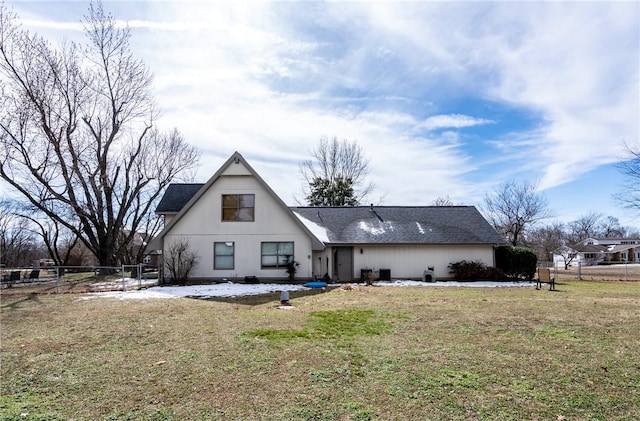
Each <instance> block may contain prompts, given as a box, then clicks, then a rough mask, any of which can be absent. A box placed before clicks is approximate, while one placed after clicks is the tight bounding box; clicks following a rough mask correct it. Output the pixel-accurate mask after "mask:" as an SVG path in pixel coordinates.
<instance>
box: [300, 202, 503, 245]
mask: <svg viewBox="0 0 640 421" xmlns="http://www.w3.org/2000/svg"><path fill="white" fill-rule="evenodd" d="M291 210H292V211H294V212H295V213H297V214H299V215H301V216H302V217H303V218H305V219H307V220H309V221H311V222H313V223H315V224H317V225H319V226H321V227H324V228H326V230H327V236H328V238H329V240H330V242H331V243H354V244H356V243H360V244H376V243H379V244H383V243H384V244H389V243H396V244H487V243H489V244H501V243H503V242H504V241H503V240H502V239H501V238H500V236H499V235H498V233H497V232H496V231H495V230H494V229H493V227H491V225H489V223H488V222H487V221H486V220H485V219H484V218H483V217H482V215H481V214H480V212H478V210H477V209H476V208H475V207H473V206H415V207H412V206H377V207H374V208H373V210H372V208H371V207H369V206H365V207H360V206H358V207H322V208H317V207H292V208H291Z"/></svg>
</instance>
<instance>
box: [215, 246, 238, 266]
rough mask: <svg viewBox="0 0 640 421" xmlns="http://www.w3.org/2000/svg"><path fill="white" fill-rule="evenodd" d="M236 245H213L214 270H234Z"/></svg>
mask: <svg viewBox="0 0 640 421" xmlns="http://www.w3.org/2000/svg"><path fill="white" fill-rule="evenodd" d="M233 257H234V244H233V242H225V243H214V244H213V268H214V269H233V268H234V263H233Z"/></svg>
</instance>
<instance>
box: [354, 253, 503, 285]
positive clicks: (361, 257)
mask: <svg viewBox="0 0 640 421" xmlns="http://www.w3.org/2000/svg"><path fill="white" fill-rule="evenodd" d="M360 250H362V253H360ZM493 256H494V253H493V247H492V246H487V245H380V246H378V245H366V246H355V247H354V248H353V270H354V279H359V278H360V270H361V269H374V270H375V271H377V270H379V269H381V268H382V269H390V270H391V278H392V279H412V278H422V275H423V273H424V271H425V270H426V269H427V267H429V266H433V268H434V272H435V276H436V278H437V279H444V278H451V275H450V274H449V265H450V264H451V263H454V262H459V261H461V260H470V261H471V260H479V261H481V262H483V263H484V264H485V265H487V266H494V264H495V262H494V257H493Z"/></svg>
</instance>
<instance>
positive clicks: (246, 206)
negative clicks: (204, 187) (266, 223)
mask: <svg viewBox="0 0 640 421" xmlns="http://www.w3.org/2000/svg"><path fill="white" fill-rule="evenodd" d="M255 201H256V199H255V195H253V194H223V195H222V220H223V221H236V222H237V221H254V220H255Z"/></svg>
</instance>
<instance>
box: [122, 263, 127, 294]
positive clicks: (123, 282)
mask: <svg viewBox="0 0 640 421" xmlns="http://www.w3.org/2000/svg"><path fill="white" fill-rule="evenodd" d="M122 292H127V283H126V282H125V280H124V265H122Z"/></svg>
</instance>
